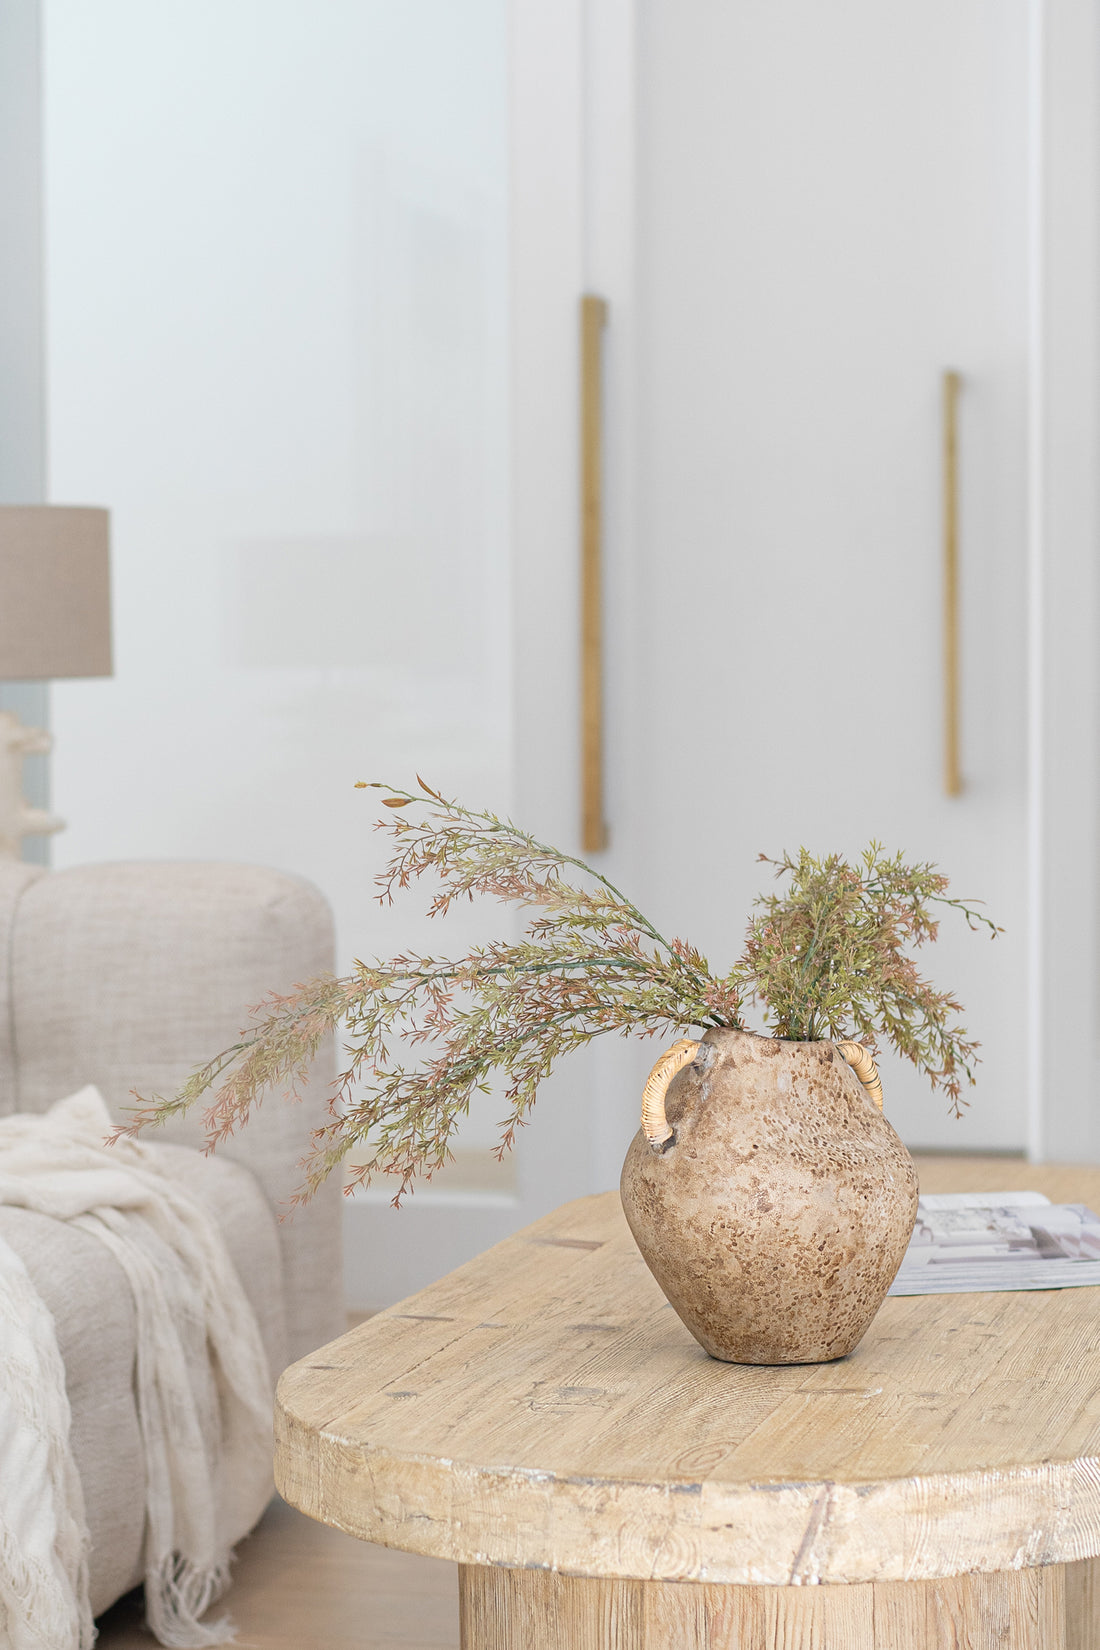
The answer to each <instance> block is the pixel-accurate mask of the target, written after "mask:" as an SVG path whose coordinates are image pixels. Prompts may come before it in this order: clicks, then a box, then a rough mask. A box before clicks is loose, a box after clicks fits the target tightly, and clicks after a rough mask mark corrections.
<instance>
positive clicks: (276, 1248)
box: [0, 862, 344, 1614]
mask: <svg viewBox="0 0 1100 1650" xmlns="http://www.w3.org/2000/svg"><path fill="white" fill-rule="evenodd" d="M332 962H333V955H332V920H331V915H330V912H329V909H328V907H327V905H326V903H325V901H324V900H323V898H322V897H321V895H320V894H319V893H318V892H317V890H316V889H315V888H313V887H311V886H310V885H309V884H308V883H305V882H302V881H300V880H298V879H296V878H294V877H290V876H285V875H282V874H281V873H279V872H275V871H266V870H259V869H256V868H254V867H251V866H243V865H209V864H178V865H175V864H133V865H92V866H84V867H80V868H79V869H74V870H69V871H57V872H52V873H51V872H42V871H41V870H38V869H36V868H34V867H32V866H29V865H21V864H17V863H12V862H0V1114H6V1113H10V1112H13V1111H42V1110H44V1109H45V1108H46V1107H47V1106H49V1105H51V1104H52V1103H53V1102H54V1101H55V1100H58V1099H60V1098H62V1097H63V1096H65V1095H67V1094H70V1093H72V1092H73V1091H74V1090H76V1089H79V1088H81V1087H82V1086H83V1085H84V1084H86V1083H94V1084H95V1085H96V1086H97V1087H98V1088H99V1089H100V1090H101V1092H102V1094H103V1096H104V1098H105V1100H106V1101H107V1104H108V1105H109V1107H110V1108H111V1111H112V1113H113V1114H114V1115H116V1116H118V1115H121V1113H122V1111H123V1109H124V1108H125V1107H126V1106H127V1105H128V1104H130V1103H131V1101H130V1090H131V1089H134V1088H136V1089H138V1090H139V1091H140V1092H141V1093H143V1094H146V1095H148V1094H149V1093H150V1092H154V1091H155V1092H159V1093H169V1092H172V1091H173V1090H174V1089H175V1088H177V1087H178V1085H179V1083H180V1081H181V1080H182V1079H183V1077H184V1076H185V1075H186V1074H187V1073H188V1071H189V1070H190V1069H191V1068H192V1067H193V1066H194V1065H196V1064H197V1063H198V1062H199V1061H201V1060H204V1059H207V1058H209V1056H210V1055H211V1054H213V1053H216V1052H217V1051H218V1050H219V1049H220V1048H223V1047H225V1046H226V1045H227V1044H228V1043H231V1042H232V1041H234V1040H235V1039H236V1036H237V1033H238V1032H239V1031H240V1029H241V1027H242V1025H244V1023H245V1021H246V1018H247V1011H248V1008H249V1007H250V1006H251V1005H253V1004H255V1003H257V1002H259V1001H260V1000H261V998H262V997H263V996H264V995H265V994H266V993H267V992H268V991H270V990H280V989H286V988H287V987H289V986H290V985H292V984H294V983H295V982H297V981H299V980H303V979H306V978H309V977H310V976H312V975H314V974H316V973H319V972H321V971H323V970H324V969H326V968H331V967H332ZM330 1076H331V1054H330V1055H329V1056H328V1058H327V1059H326V1057H325V1056H324V1055H322V1057H321V1058H319V1059H318V1061H317V1063H316V1066H315V1067H314V1071H313V1074H312V1078H311V1083H310V1086H309V1089H308V1090H307V1092H306V1095H305V1097H304V1103H303V1105H301V1106H293V1105H286V1104H285V1103H284V1102H283V1101H282V1100H281V1099H280V1098H278V1097H275V1096H273V1097H272V1098H271V1100H270V1101H269V1102H268V1103H267V1104H266V1105H265V1106H264V1107H263V1108H262V1111H261V1113H260V1115H258V1116H257V1117H256V1118H254V1119H253V1121H252V1122H251V1123H250V1124H249V1127H248V1128H247V1129H246V1130H244V1131H243V1132H242V1134H241V1135H240V1137H239V1139H235V1140H232V1141H230V1142H229V1143H228V1144H227V1145H226V1146H225V1147H224V1148H223V1149H222V1150H220V1151H219V1153H218V1155H217V1156H216V1157H214V1158H203V1157H200V1156H199V1155H198V1154H197V1153H195V1152H194V1151H189V1150H185V1149H183V1148H185V1147H189V1146H192V1147H193V1146H195V1145H197V1144H199V1143H200V1141H201V1128H200V1125H199V1122H198V1120H197V1119H188V1120H186V1121H185V1122H184V1123H182V1124H180V1125H178V1126H177V1127H176V1128H175V1129H174V1130H169V1131H166V1132H165V1133H164V1134H162V1135H158V1136H156V1137H155V1138H156V1140H157V1142H158V1145H159V1143H160V1142H162V1141H169V1142H172V1143H171V1144H164V1145H159V1149H161V1150H163V1151H165V1152H168V1153H170V1154H172V1158H173V1174H174V1175H175V1176H177V1177H178V1179H179V1180H180V1181H183V1182H185V1183H186V1184H187V1185H188V1186H189V1187H190V1188H191V1189H193V1190H194V1191H195V1193H196V1194H198V1195H199V1196H200V1197H201V1198H202V1199H203V1200H204V1202H206V1203H207V1205H208V1206H209V1208H210V1209H211V1210H212V1212H213V1214H214V1216H215V1218H216V1220H217V1222H218V1224H219V1225H220V1227H221V1229H222V1231H223V1233H224V1235H225V1237H226V1239H227V1242H228V1245H229V1249H230V1253H231V1254H232V1256H233V1258H234V1261H235V1263H236V1266H237V1270H238V1272H239V1274H240V1277H241V1281H242V1283H243V1285H244V1288H245V1290H246V1292H247V1294H248V1296H249V1298H250V1300H251V1301H252V1304H253V1306H254V1308H255V1310H256V1313H257V1316H258V1318H259V1322H260V1328H261V1332H262V1334H263V1338H264V1341H265V1344H266V1346H267V1350H268V1354H269V1358H270V1361H271V1364H272V1367H273V1370H274V1372H275V1373H277V1372H278V1371H279V1370H280V1369H281V1368H282V1367H283V1366H284V1365H285V1364H286V1363H287V1362H288V1361H290V1360H292V1359H296V1358H298V1357H301V1356H302V1354H303V1353H305V1352H307V1351H308V1350H309V1349H310V1348H311V1347H314V1346H319V1345H321V1344H323V1343H324V1342H325V1341H328V1340H330V1339H332V1337H333V1336H334V1335H336V1334H338V1333H339V1332H340V1331H341V1330H342V1329H343V1327H344V1324H343V1313H342V1292H341V1254H340V1196H339V1188H338V1187H337V1186H336V1185H335V1184H331V1185H328V1186H326V1187H324V1188H322V1190H321V1192H320V1194H319V1195H318V1196H317V1197H316V1198H315V1199H314V1201H313V1202H312V1203H311V1204H310V1205H309V1206H308V1207H306V1208H304V1209H302V1210H299V1211H298V1212H297V1213H296V1214H295V1215H294V1216H293V1217H292V1218H291V1219H289V1220H286V1221H283V1222H282V1223H280V1222H279V1220H278V1218H277V1213H278V1211H279V1208H280V1205H285V1202H286V1200H287V1198H288V1197H289V1195H290V1193H291V1192H292V1191H293V1190H294V1188H295V1186H296V1185H297V1181H298V1177H297V1169H296V1165H297V1162H298V1159H299V1158H300V1157H301V1155H302V1153H303V1150H304V1147H305V1144H306V1141H307V1137H308V1133H309V1130H310V1129H311V1128H312V1127H313V1126H315V1125H316V1123H318V1122H319V1121H320V1120H321V1117H322V1115H323V1113H324V1101H325V1094H326V1089H327V1080H328V1078H329V1077H330ZM152 1138H154V1137H150V1139H152ZM0 1235H2V1236H3V1238H4V1239H5V1240H6V1241H7V1242H8V1243H9V1244H11V1246H12V1248H14V1249H16V1250H17V1252H18V1253H19V1254H20V1255H21V1256H22V1259H23V1261H24V1264H25V1266H26V1267H27V1270H28V1272H29V1273H30V1275H31V1279H32V1281H33V1283H34V1285H35V1287H36V1288H37V1290H38V1293H39V1294H40V1296H41V1297H42V1298H43V1300H44V1301H45V1302H46V1304H47V1306H48V1307H49V1308H50V1310H51V1311H52V1313H53V1316H54V1319H55V1323H56V1326H57V1334H58V1342H59V1346H60V1350H61V1354H62V1357H63V1359H64V1362H65V1369H66V1384H67V1388H68V1394H69V1400H70V1405H71V1408H72V1442H73V1452H74V1456H75V1459H76V1464H77V1467H78V1469H79V1472H80V1477H81V1481H82V1485H83V1490H84V1497H85V1502H86V1511H87V1517H88V1523H89V1527H90V1530H91V1537H92V1561H91V1591H92V1606H93V1609H94V1611H95V1612H96V1613H97V1614H98V1613H99V1612H100V1611H101V1610H104V1609H106V1607H107V1606H108V1605H109V1604H111V1603H112V1602H113V1601H114V1600H115V1599H116V1598H118V1597H119V1596H120V1595H121V1594H122V1593H124V1592H126V1591H128V1590H129V1589H130V1588H131V1587H133V1586H136V1585H137V1583H138V1582H139V1581H140V1580H141V1575H142V1566H141V1545H142V1531H143V1520H144V1494H143V1458H142V1453H141V1443H140V1438H139V1434H138V1424H137V1416H136V1411H135V1407H134V1399H133V1392H132V1373H133V1362H134V1350H135V1336H134V1315H133V1308H132V1302H131V1300H130V1298H129V1294H128V1286H127V1284H126V1280H125V1277H124V1275H123V1274H122V1272H121V1271H120V1270H119V1268H118V1267H117V1264H116V1262H115V1261H114V1260H113V1258H112V1257H111V1255H110V1253H109V1252H108V1251H107V1250H106V1249H105V1248H104V1247H103V1246H102V1245H101V1244H99V1243H97V1242H96V1240H95V1239H94V1238H92V1237H89V1236H87V1235H86V1234H85V1233H82V1232H81V1231H79V1230H77V1229H75V1228H70V1227H68V1226H67V1225H66V1224H65V1223H63V1222H58V1221H51V1220H49V1219H47V1218H46V1217H45V1216H42V1215H39V1214H37V1213H34V1212H33V1211H30V1210H25V1209H19V1208H10V1207H0ZM243 1534H245V1531H244V1530H243V1529H237V1530H231V1531H227V1536H228V1539H229V1540H231V1541H232V1540H237V1539H238V1538H239V1537H240V1536H241V1535H243Z"/></svg>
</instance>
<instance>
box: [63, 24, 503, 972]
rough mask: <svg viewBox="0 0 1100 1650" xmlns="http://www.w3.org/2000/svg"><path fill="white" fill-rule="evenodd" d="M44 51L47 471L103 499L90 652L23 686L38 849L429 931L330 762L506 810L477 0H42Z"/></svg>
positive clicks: (483, 43) (362, 798)
mask: <svg viewBox="0 0 1100 1650" xmlns="http://www.w3.org/2000/svg"><path fill="white" fill-rule="evenodd" d="M45 75H46V79H45V85H46V179H47V208H46V219H47V248H48V260H47V314H48V358H49V382H48V403H49V463H50V477H49V479H50V491H51V496H52V497H53V498H54V499H57V500H62V499H63V500H67V501H83V500H88V501H95V502H99V503H104V504H107V505H109V506H110V507H111V510H112V514H113V531H114V575H115V637H116V661H117V664H116V674H115V677H114V678H113V680H110V681H105V682H88V683H71V684H70V683H65V684H60V685H59V686H58V687H57V689H56V699H55V725H56V732H57V751H56V757H55V769H54V771H55V800H56V804H57V806H58V808H59V810H60V811H61V812H62V813H63V814H64V815H65V816H66V817H67V818H68V820H69V821H70V825H69V830H68V831H67V832H66V833H65V835H64V836H63V837H61V838H60V839H59V840H58V842H57V844H56V849H55V861H56V863H57V864H59V865H68V864H73V863H76V862H81V861H87V860H96V859H103V858H109V859H114V858H130V857H142V856H146V855H147V856H156V857H177V856H178V857H185V858H186V857H203V858H205V857H213V858H222V859H240V860H249V861H256V862H261V863H269V864H273V865H277V866H281V867H284V868H286V869H289V870H293V871H296V872H300V873H302V874H303V875H305V876H308V877H310V878H312V879H313V880H314V881H315V882H317V883H318V885H319V886H320V887H321V888H322V889H323V890H324V892H325V893H326V894H327V895H328V897H329V898H330V899H331V901H332V903H333V905H334V907H335V909H336V913H337V923H338V931H339V946H340V958H341V961H342V962H344V963H346V962H347V961H349V960H350V959H351V958H352V957H353V956H354V955H357V954H362V953H374V952H377V951H382V952H385V951H387V950H389V949H390V948H396V947H398V946H407V945H410V944H430V943H433V942H434V943H435V944H436V945H438V944H439V943H440V936H439V935H438V934H436V935H431V934H427V935H426V934H425V933H424V932H423V931H422V928H421V927H420V926H418V924H417V922H416V921H415V920H414V919H412V917H411V915H410V911H409V910H408V909H406V908H402V909H401V911H400V912H399V913H392V914H391V913H388V912H386V911H381V910H379V909H378V908H377V907H376V906H375V905H374V904H373V901H372V894H373V888H372V882H371V878H372V873H373V871H374V869H375V868H376V867H377V866H378V864H379V862H380V859H381V855H382V852H383V844H382V842H381V840H380V839H379V838H377V837H375V836H374V835H373V833H372V832H371V829H370V822H371V819H372V817H373V816H374V814H375V813H376V811H377V809H376V805H375V802H374V799H373V797H372V796H371V795H370V794H369V793H368V794H366V795H365V794H364V793H363V792H357V791H355V790H354V789H353V786H354V782H355V781H356V780H357V779H363V778H366V779H370V778H374V777H378V776H386V777H388V778H390V779H391V781H394V782H398V781H404V782H406V783H408V782H411V781H412V778H413V775H414V774H415V772H416V771H417V770H418V769H419V770H420V771H421V772H423V773H424V774H425V776H426V777H428V778H429V779H430V780H431V781H432V782H434V783H435V784H436V785H439V786H442V787H444V788H446V789H448V790H452V791H457V792H458V793H460V794H461V795H462V796H463V797H469V798H473V799H477V800H481V801H484V802H487V803H495V804H499V805H505V804H506V803H507V801H508V787H509V755H510V749H509V739H510V725H509V700H508V692H507V683H508V666H509V659H508V635H509V618H508V613H509V588H508V554H507V550H508V547H507V509H508V490H507V458H508V454H507V428H506V419H507V325H508V304H507V253H506V247H507V211H506V189H507V148H506V96H507V87H506V37H505V19H504V9H503V5H502V3H501V0H465V3H464V4H463V5H462V6H460V7H459V6H455V5H453V4H451V3H449V0H408V3H403V4H402V5H400V6H394V5H392V4H388V3H386V0H327V3H326V4H325V6H324V7H323V8H320V9H319V8H317V7H315V6H310V5H304V4H302V3H301V0H197V3H196V0H186V3H183V0H162V3H159V4H158V5H156V6H149V5H148V4H145V3H142V0H97V3H96V5H95V6H92V7H89V6H87V5H84V4H82V3H81V0H48V3H47V5H46V8H45ZM462 926H463V919H462V918H461V917H459V918H458V920H457V921H453V922H452V924H451V926H450V930H449V932H448V935H447V943H448V945H450V946H454V945H455V944H458V943H460V940H461V937H462Z"/></svg>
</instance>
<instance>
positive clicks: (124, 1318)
mask: <svg viewBox="0 0 1100 1650" xmlns="http://www.w3.org/2000/svg"><path fill="white" fill-rule="evenodd" d="M155 1151H156V1154H157V1156H158V1157H159V1158H160V1159H161V1161H162V1162H163V1163H164V1164H165V1166H166V1168H167V1169H168V1172H169V1173H170V1174H171V1176H172V1178H173V1180H174V1181H175V1183H176V1184H177V1185H178V1186H182V1187H184V1188H185V1189H186V1190H187V1191H189V1192H191V1193H192V1194H193V1195H194V1196H195V1197H196V1198H198V1199H199V1200H200V1201H201V1202H202V1203H204V1204H205V1205H206V1207H207V1208H208V1209H209V1210H210V1212H211V1214H212V1215H213V1216H214V1219H215V1220H216V1222H217V1224H218V1227H219V1228H220V1230H221V1232H222V1235H223V1237H224V1238H225V1241H226V1245H227V1247H228V1249H229V1253H230V1255H231V1256H232V1258H233V1262H234V1265H235V1266H236V1268H237V1272H238V1274H239V1276H240V1279H241V1283H242V1285H243V1287H244V1290H245V1293H246V1294H247V1296H248V1299H249V1301H250V1302H251V1304H252V1307H253V1310H254V1311H255V1313H256V1316H257V1319H258V1321H259V1325H260V1331H261V1334H262V1336H263V1341H264V1346H265V1348H266V1349H267V1354H268V1358H269V1360H270V1362H271V1366H272V1370H273V1372H276V1373H277V1372H278V1371H279V1370H280V1369H282V1367H283V1364H284V1363H285V1361H286V1324H285V1319H284V1313H283V1288H282V1260H281V1255H280V1248H279V1234H278V1229H277V1223H276V1221H275V1218H274V1216H273V1214H272V1211H271V1207H270V1205H269V1203H268V1200H267V1198H266V1197H265V1196H264V1193H263V1191H262V1190H261V1188H260V1186H259V1184H258V1183H257V1181H256V1179H255V1177H254V1176H253V1175H252V1174H251V1173H250V1172H249V1170H248V1169H246V1168H244V1167H243V1165H241V1164H239V1163H232V1162H230V1161H229V1160H228V1159H227V1158H204V1157H202V1156H200V1155H199V1153H197V1152H194V1151H191V1150H189V1149H188V1148H187V1147H183V1146H157V1147H156V1148H155ZM0 1237H3V1238H4V1239H5V1241H6V1242H8V1243H9V1244H10V1245H11V1246H12V1248H13V1249H14V1250H16V1252H17V1253H18V1254H19V1255H20V1257H21V1258H22V1261H23V1264H24V1265H25V1266H26V1268H27V1271H28V1273H29V1274H30V1277H31V1281H32V1282H33V1283H34V1286H35V1288H36V1289H37V1290H38V1293H39V1294H40V1295H41V1297H42V1299H43V1300H44V1301H45V1303H46V1305H47V1307H48V1308H49V1309H50V1311H51V1313H52V1314H53V1319H54V1323H55V1325H56V1328H57V1339H58V1346H59V1349H60V1352H61V1357H62V1360H63V1362H64V1365H65V1382H66V1387H67V1389H68V1394H69V1403H70V1406H71V1408H72V1444H73V1453H74V1456H75V1458H76V1464H77V1468H78V1470H79V1472H80V1478H81V1483H82V1485H83V1489H84V1502H85V1511H86V1514H87V1518H88V1526H89V1530H90V1532H91V1538H92V1558H91V1592H92V1609H93V1610H94V1611H96V1612H97V1613H98V1612H99V1611H100V1610H103V1609H105V1608H106V1607H107V1605H108V1604H111V1603H112V1602H113V1601H114V1600H115V1599H116V1598H118V1597H119V1595H120V1594H121V1593H124V1592H126V1591H127V1590H128V1589H129V1588H131V1587H134V1586H136V1585H137V1584H138V1582H140V1580H141V1575H142V1565H141V1545H142V1536H143V1532H144V1523H145V1506H144V1494H143V1490H144V1481H145V1474H144V1466H143V1461H142V1449H141V1438H140V1434H139V1431H138V1421H137V1412H136V1409H135V1405H134V1393H133V1369H134V1355H135V1350H136V1334H135V1321H134V1306H133V1300H132V1297H131V1294H130V1288H129V1284H128V1283H127V1280H126V1277H125V1274H124V1273H123V1272H122V1270H121V1268H120V1267H119V1265H118V1263H117V1261H115V1260H114V1258H113V1257H112V1256H111V1254H110V1253H109V1252H108V1250H107V1249H106V1247H105V1246H104V1245H103V1244H102V1243H100V1242H99V1240H98V1239H97V1238H96V1237H94V1236H93V1235H92V1234H91V1233H88V1232H83V1231H80V1230H79V1229H78V1228H75V1227H72V1226H69V1225H67V1224H66V1223H65V1222H64V1221H56V1220H50V1219H49V1218H48V1217H46V1216H45V1215H39V1214H36V1213H35V1212H34V1211H32V1210H27V1209H13V1208H4V1207H0ZM261 1511H262V1509H261V1508H259V1507H257V1508H255V1509H254V1510H253V1516H252V1518H250V1519H249V1521H248V1525H247V1526H246V1527H245V1528H241V1529H237V1530H231V1531H229V1532H228V1538H229V1540H231V1541H236V1540H239V1539H240V1537H241V1536H242V1535H244V1534H245V1533H246V1529H247V1528H248V1527H250V1526H251V1523H253V1522H254V1521H255V1518H256V1517H258V1516H259V1513H260V1512H261Z"/></svg>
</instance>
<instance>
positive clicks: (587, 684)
mask: <svg viewBox="0 0 1100 1650" xmlns="http://www.w3.org/2000/svg"><path fill="white" fill-rule="evenodd" d="M580 322H581V337H580V345H581V361H580V366H581V375H580V376H581V425H580V429H581V454H580V457H581V498H580V505H581V511H580V514H581V521H580V527H581V844H582V848H583V851H584V852H585V853H586V854H594V853H599V851H600V850H601V849H602V848H606V847H607V826H606V824H605V823H604V816H603V432H602V422H603V371H602V364H603V346H602V334H603V329H604V327H605V325H606V324H607V302H606V300H605V299H603V298H597V297H596V296H595V295H594V294H593V293H591V292H586V293H585V295H584V297H583V298H582V299H581V314H580Z"/></svg>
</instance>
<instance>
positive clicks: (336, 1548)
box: [96, 1501, 458, 1650]
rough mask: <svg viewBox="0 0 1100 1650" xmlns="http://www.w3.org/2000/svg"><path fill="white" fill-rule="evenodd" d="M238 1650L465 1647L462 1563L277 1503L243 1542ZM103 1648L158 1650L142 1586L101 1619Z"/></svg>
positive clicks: (234, 1598) (236, 1570)
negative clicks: (331, 1525) (360, 1534)
mask: <svg viewBox="0 0 1100 1650" xmlns="http://www.w3.org/2000/svg"><path fill="white" fill-rule="evenodd" d="M225 1613H228V1614H229V1615H230V1616H231V1617H232V1620H233V1624H234V1626H235V1627H236V1629H237V1637H236V1641H235V1643H236V1650H458V1566H457V1565H455V1564H448V1563H446V1562H445V1561H444V1560H442V1559H438V1558H416V1557H415V1556H414V1555H413V1554H411V1553H397V1552H388V1551H387V1550H386V1548H384V1547H371V1546H368V1545H367V1543H366V1542H363V1541H356V1540H355V1539H354V1537H352V1536H350V1535H343V1534H341V1532H340V1531H339V1530H330V1529H328V1528H327V1527H326V1526H325V1525H323V1524H315V1523H314V1522H313V1520H312V1519H310V1518H306V1517H305V1515H304V1514H303V1513H299V1512H295V1511H294V1509H293V1508H291V1507H288V1506H286V1504H285V1503H284V1502H282V1501H275V1502H274V1503H273V1504H272V1505H271V1506H270V1507H269V1508H268V1510H267V1512H266V1513H265V1515H264V1518H263V1520H262V1522H261V1523H260V1524H259V1526H258V1527H257V1528H256V1529H255V1530H254V1531H253V1533H252V1534H251V1535H250V1536H249V1537H248V1538H247V1540H245V1541H242V1542H241V1544H240V1546H239V1547H238V1548H237V1561H236V1563H235V1565H234V1566H233V1586H232V1587H231V1589H230V1591H229V1592H228V1593H227V1594H226V1596H225V1599H224V1600H223V1602H222V1603H221V1605H219V1606H217V1607H216V1609H215V1611H214V1612H213V1614H214V1615H215V1616H218V1615H221V1614H225ZM96 1650H157V1647H156V1641H155V1639H154V1638H153V1636H152V1634H151V1633H148V1632H147V1631H146V1630H145V1628H144V1626H143V1625H142V1602H141V1593H140V1591H139V1592H137V1593H131V1594H130V1595H129V1596H128V1597H127V1598H124V1599H120V1600H119V1602H118V1603H117V1604H116V1605H115V1606H114V1608H113V1609H111V1610H108V1611H107V1612H106V1614H105V1615H103V1616H101V1617H100V1619H99V1639H98V1641H97V1646H96Z"/></svg>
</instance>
